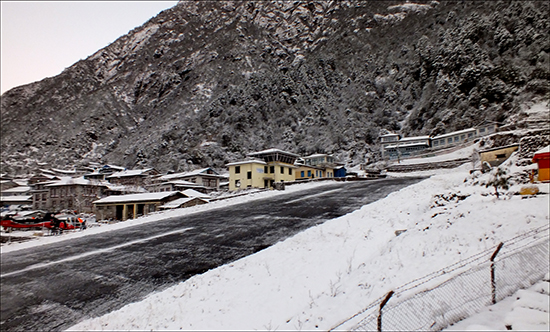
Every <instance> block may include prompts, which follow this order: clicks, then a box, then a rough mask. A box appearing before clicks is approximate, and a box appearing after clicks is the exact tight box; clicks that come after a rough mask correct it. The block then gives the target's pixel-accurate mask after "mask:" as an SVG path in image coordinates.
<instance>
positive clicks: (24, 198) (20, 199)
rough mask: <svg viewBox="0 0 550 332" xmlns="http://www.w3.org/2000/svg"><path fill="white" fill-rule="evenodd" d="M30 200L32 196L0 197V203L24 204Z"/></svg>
mask: <svg viewBox="0 0 550 332" xmlns="http://www.w3.org/2000/svg"><path fill="white" fill-rule="evenodd" d="M28 200H32V196H0V201H4V202H26V201H28Z"/></svg>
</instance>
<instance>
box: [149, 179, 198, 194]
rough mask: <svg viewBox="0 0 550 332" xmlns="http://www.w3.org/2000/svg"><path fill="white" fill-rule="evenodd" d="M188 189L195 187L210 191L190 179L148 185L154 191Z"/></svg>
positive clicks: (195, 188) (150, 190)
mask: <svg viewBox="0 0 550 332" xmlns="http://www.w3.org/2000/svg"><path fill="white" fill-rule="evenodd" d="M186 189H194V190H197V191H200V192H203V193H206V192H207V191H208V188H206V187H205V186H201V185H200V184H196V183H193V182H189V181H184V180H174V181H166V182H161V183H153V184H150V185H148V186H147V190H148V191H149V192H152V193H158V192H163V191H184V190H186Z"/></svg>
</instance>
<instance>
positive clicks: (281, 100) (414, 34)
mask: <svg viewBox="0 0 550 332" xmlns="http://www.w3.org/2000/svg"><path fill="white" fill-rule="evenodd" d="M549 12H550V6H549V4H548V2H546V1H486V2H470V1H441V2H438V1H417V2H415V3H413V2H408V1H407V2H404V1H361V0H357V1H292V2H290V1H180V2H179V3H178V4H177V5H176V6H174V7H173V8H171V9H168V10H166V11H163V12H161V13H160V14H159V15H157V16H156V17H154V18H152V19H151V20H149V21H148V22H146V23H145V24H143V25H142V26H141V27H138V28H136V29H134V30H132V31H130V32H129V33H128V34H127V35H125V36H122V37H120V38H119V39H118V40H116V41H115V42H114V43H112V44H111V45H109V46H107V47H105V48H103V49H101V50H98V51H97V52H96V53H94V54H93V55H91V56H90V57H88V58H87V59H85V60H82V61H79V62H77V63H75V64H74V65H73V66H71V67H69V68H67V69H66V70H65V71H63V72H62V73H61V74H60V75H58V76H55V77H51V78H46V79H44V80H42V81H39V82H36V83H32V84H28V85H24V86H20V87H16V88H14V89H11V90H9V91H7V92H6V93H4V94H3V95H2V97H1V107H2V109H1V116H2V121H1V132H2V138H1V146H0V147H1V157H2V172H4V173H5V172H17V171H19V170H21V169H31V168H32V167H34V166H35V165H37V163H38V162H40V163H48V164H49V165H50V166H52V167H64V166H70V165H74V164H81V163H86V162H89V161H96V162H101V163H112V164H120V165H124V166H127V167H138V166H139V167H143V166H152V167H156V168H157V169H158V170H160V171H168V170H173V171H185V170H188V169H190V168H194V167H198V166H212V167H216V168H222V167H223V165H224V164H225V163H227V162H229V161H234V160H236V159H239V158H242V157H243V156H244V155H246V153H248V152H250V151H254V150H260V149H263V148H267V147H278V148H282V149H286V150H290V151H293V152H296V153H300V154H309V153H314V152H328V153H335V154H336V155H337V156H339V157H340V158H341V159H346V160H355V161H362V160H363V158H364V156H365V154H371V155H372V156H373V157H374V156H375V155H376V153H375V151H377V150H378V149H377V147H376V146H375V145H376V143H377V138H378V135H379V133H380V130H381V129H388V130H393V131H400V132H401V133H404V134H410V135H412V134H438V133H442V132H444V131H452V130H458V129H463V128H466V127H470V126H472V125H475V124H477V123H478V122H481V121H484V120H494V121H499V122H506V121H507V119H511V118H512V116H517V114H518V113H519V112H520V110H521V105H522V103H524V102H526V101H529V102H531V101H533V100H538V99H540V98H545V96H546V98H547V96H548V93H549V92H550V83H549V78H550V69H549V68H550V57H549V53H550V41H549V39H548V30H549V28H550V24H549V17H548V15H549ZM42 165H43V164H42Z"/></svg>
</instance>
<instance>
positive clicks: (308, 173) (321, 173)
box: [296, 164, 334, 180]
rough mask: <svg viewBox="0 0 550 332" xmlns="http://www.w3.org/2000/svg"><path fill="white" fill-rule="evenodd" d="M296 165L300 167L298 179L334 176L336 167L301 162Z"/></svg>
mask: <svg viewBox="0 0 550 332" xmlns="http://www.w3.org/2000/svg"><path fill="white" fill-rule="evenodd" d="M296 166H297V167H298V169H296V180H303V179H318V178H333V177H334V168H332V167H328V166H325V167H317V166H309V165H300V164H296Z"/></svg>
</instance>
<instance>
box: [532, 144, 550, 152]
mask: <svg viewBox="0 0 550 332" xmlns="http://www.w3.org/2000/svg"><path fill="white" fill-rule="evenodd" d="M543 153H550V145H548V146H547V147H545V148H542V149H540V150H538V151H537V152H535V154H543Z"/></svg>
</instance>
